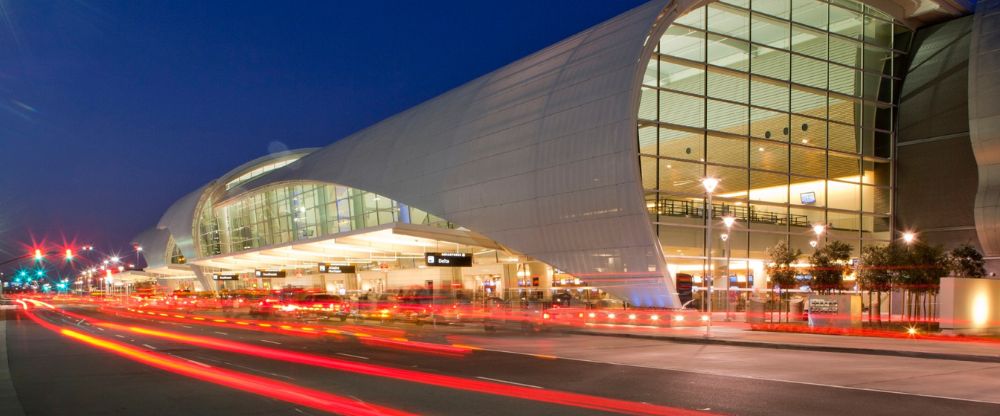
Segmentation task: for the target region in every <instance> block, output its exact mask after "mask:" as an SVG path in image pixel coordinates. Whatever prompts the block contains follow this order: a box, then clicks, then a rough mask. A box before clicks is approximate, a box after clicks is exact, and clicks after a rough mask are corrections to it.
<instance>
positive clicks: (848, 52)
mask: <svg viewBox="0 0 1000 416" xmlns="http://www.w3.org/2000/svg"><path fill="white" fill-rule="evenodd" d="M829 42H830V61H832V62H835V63H838V64H841V65H846V66H850V67H855V68H857V67H860V66H861V51H862V45H861V42H855V41H853V40H850V39H844V38H841V37H837V36H831V37H830V39H829Z"/></svg>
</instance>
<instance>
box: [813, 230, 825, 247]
mask: <svg viewBox="0 0 1000 416" xmlns="http://www.w3.org/2000/svg"><path fill="white" fill-rule="evenodd" d="M825 231H826V226H825V225H823V224H816V225H813V232H814V233H816V244H817V245H819V242H820V241H822V240H820V237H821V236H822V235H823V232H825ZM810 245H812V244H810ZM813 248H816V246H813Z"/></svg>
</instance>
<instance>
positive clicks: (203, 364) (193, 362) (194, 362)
mask: <svg viewBox="0 0 1000 416" xmlns="http://www.w3.org/2000/svg"><path fill="white" fill-rule="evenodd" d="M184 361H187V362H189V363H192V364H198V365H200V366H202V367H205V368H212V366H210V365H208V364H205V363H202V362H198V361H195V360H189V359H187V358H185V359H184Z"/></svg>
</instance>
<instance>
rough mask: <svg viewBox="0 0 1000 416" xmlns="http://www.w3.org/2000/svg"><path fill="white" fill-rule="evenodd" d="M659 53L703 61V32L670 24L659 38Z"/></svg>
mask: <svg viewBox="0 0 1000 416" xmlns="http://www.w3.org/2000/svg"><path fill="white" fill-rule="evenodd" d="M660 53H662V54H664V55H670V56H676V57H678V58H684V59H689V60H692V61H698V62H703V61H704V60H705V32H702V31H700V30H694V29H688V28H684V27H681V26H676V25H671V26H670V27H669V28H667V31H666V33H664V34H663V38H661V39H660Z"/></svg>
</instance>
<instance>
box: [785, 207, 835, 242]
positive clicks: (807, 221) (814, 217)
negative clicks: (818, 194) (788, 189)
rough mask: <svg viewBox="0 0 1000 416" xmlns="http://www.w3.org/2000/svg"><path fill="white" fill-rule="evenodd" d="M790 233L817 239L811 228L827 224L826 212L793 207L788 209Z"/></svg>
mask: <svg viewBox="0 0 1000 416" xmlns="http://www.w3.org/2000/svg"><path fill="white" fill-rule="evenodd" d="M788 223H789V224H788V225H789V226H790V228H789V232H791V233H798V234H799V235H809V238H810V239H815V238H816V235H815V234H813V232H812V229H811V227H812V226H813V225H815V224H826V211H824V210H822V209H814V208H805V207H791V208H789V209H788Z"/></svg>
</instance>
